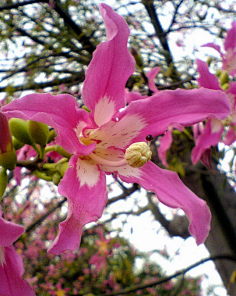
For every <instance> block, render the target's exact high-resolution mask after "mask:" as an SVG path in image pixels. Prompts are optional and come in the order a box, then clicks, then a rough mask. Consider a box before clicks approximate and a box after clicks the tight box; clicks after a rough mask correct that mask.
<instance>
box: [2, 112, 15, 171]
mask: <svg viewBox="0 0 236 296" xmlns="http://www.w3.org/2000/svg"><path fill="white" fill-rule="evenodd" d="M16 161H17V159H16V152H15V149H14V147H13V144H12V138H11V133H10V129H9V125H8V120H7V118H6V116H5V115H4V114H2V113H1V112H0V165H1V166H3V167H4V168H6V169H8V170H13V169H14V168H15V166H16Z"/></svg>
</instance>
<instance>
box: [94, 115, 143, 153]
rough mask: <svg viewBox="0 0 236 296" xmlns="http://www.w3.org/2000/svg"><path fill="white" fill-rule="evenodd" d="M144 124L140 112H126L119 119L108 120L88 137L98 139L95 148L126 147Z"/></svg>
mask: <svg viewBox="0 0 236 296" xmlns="http://www.w3.org/2000/svg"><path fill="white" fill-rule="evenodd" d="M145 126H146V123H145V122H144V120H143V116H142V114H139V115H137V114H129V113H128V114H126V116H123V117H122V118H121V120H119V121H113V120H112V121H109V122H108V123H106V124H104V125H103V126H101V127H100V128H98V129H96V130H94V131H92V132H91V133H90V135H89V137H90V138H91V139H93V140H96V141H98V142H99V141H100V143H98V144H97V148H102V149H105V148H109V147H116V148H118V149H126V148H127V146H129V145H130V143H133V139H134V138H135V137H136V136H138V135H139V133H140V131H141V130H142V129H143V128H144V127H145Z"/></svg>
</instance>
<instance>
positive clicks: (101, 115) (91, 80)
mask: <svg viewBox="0 0 236 296" xmlns="http://www.w3.org/2000/svg"><path fill="white" fill-rule="evenodd" d="M100 11H101V14H102V16H103V19H104V22H105V26H106V32H107V41H106V42H103V43H101V44H99V45H98V46H97V49H96V50H95V52H94V53H93V59H92V61H91V62H90V64H89V66H88V69H87V71H86V79H85V82H84V87H83V91H82V98H83V100H84V103H85V105H86V106H87V107H88V108H89V109H90V110H92V114H91V116H92V117H93V116H94V121H95V123H96V124H97V125H98V126H101V125H103V124H104V123H106V122H108V121H109V120H110V119H111V118H112V117H113V116H115V114H116V113H117V112H118V110H119V109H120V108H122V107H124V106H125V98H124V90H125V84H126V82H127V79H128V78H129V77H130V75H131V74H132V73H133V72H134V68H135V62H134V59H133V57H132V56H131V54H130V53H129V51H128V49H127V41H128V37H129V33H130V32H129V28H128V25H127V23H126V22H125V20H124V19H123V18H122V17H121V16H120V15H118V14H117V13H115V12H114V11H113V10H112V9H111V8H110V7H109V6H108V5H106V4H100ZM96 105H97V106H96ZM104 108H105V111H104Z"/></svg>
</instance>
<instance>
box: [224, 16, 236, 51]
mask: <svg viewBox="0 0 236 296" xmlns="http://www.w3.org/2000/svg"><path fill="white" fill-rule="evenodd" d="M231 25H232V27H231V29H230V30H228V32H227V35H226V37H225V41H224V48H225V50H226V51H228V50H229V49H232V50H235V47H236V22H232V24H231Z"/></svg>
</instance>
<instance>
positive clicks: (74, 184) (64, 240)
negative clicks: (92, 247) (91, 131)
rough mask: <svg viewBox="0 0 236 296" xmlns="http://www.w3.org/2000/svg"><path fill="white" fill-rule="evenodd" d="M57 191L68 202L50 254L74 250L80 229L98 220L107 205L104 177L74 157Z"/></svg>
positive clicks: (78, 241) (89, 165) (77, 242)
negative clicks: (66, 210)
mask: <svg viewBox="0 0 236 296" xmlns="http://www.w3.org/2000/svg"><path fill="white" fill-rule="evenodd" d="M58 191H59V193H60V194H62V195H64V196H66V197H67V199H68V215H67V219H66V220H65V221H63V222H61V223H60V226H59V234H58V235H57V237H56V239H55V240H54V242H53V243H52V245H51V246H50V248H49V253H53V254H60V253H61V252H63V251H65V250H76V249H77V248H78V247H79V244H80V240H81V234H82V228H83V226H84V225H85V224H87V223H89V222H92V221H97V219H99V218H100V217H101V215H102V212H103V210H104V208H105V205H106V202H107V189H106V176H105V174H104V172H102V171H100V170H99V168H98V166H97V165H94V164H91V163H89V162H88V161H85V160H81V159H80V158H78V156H77V155H74V156H72V158H71V159H70V162H69V168H68V170H67V171H66V173H65V176H64V177H63V179H62V180H61V182H60V184H59V186H58Z"/></svg>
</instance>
